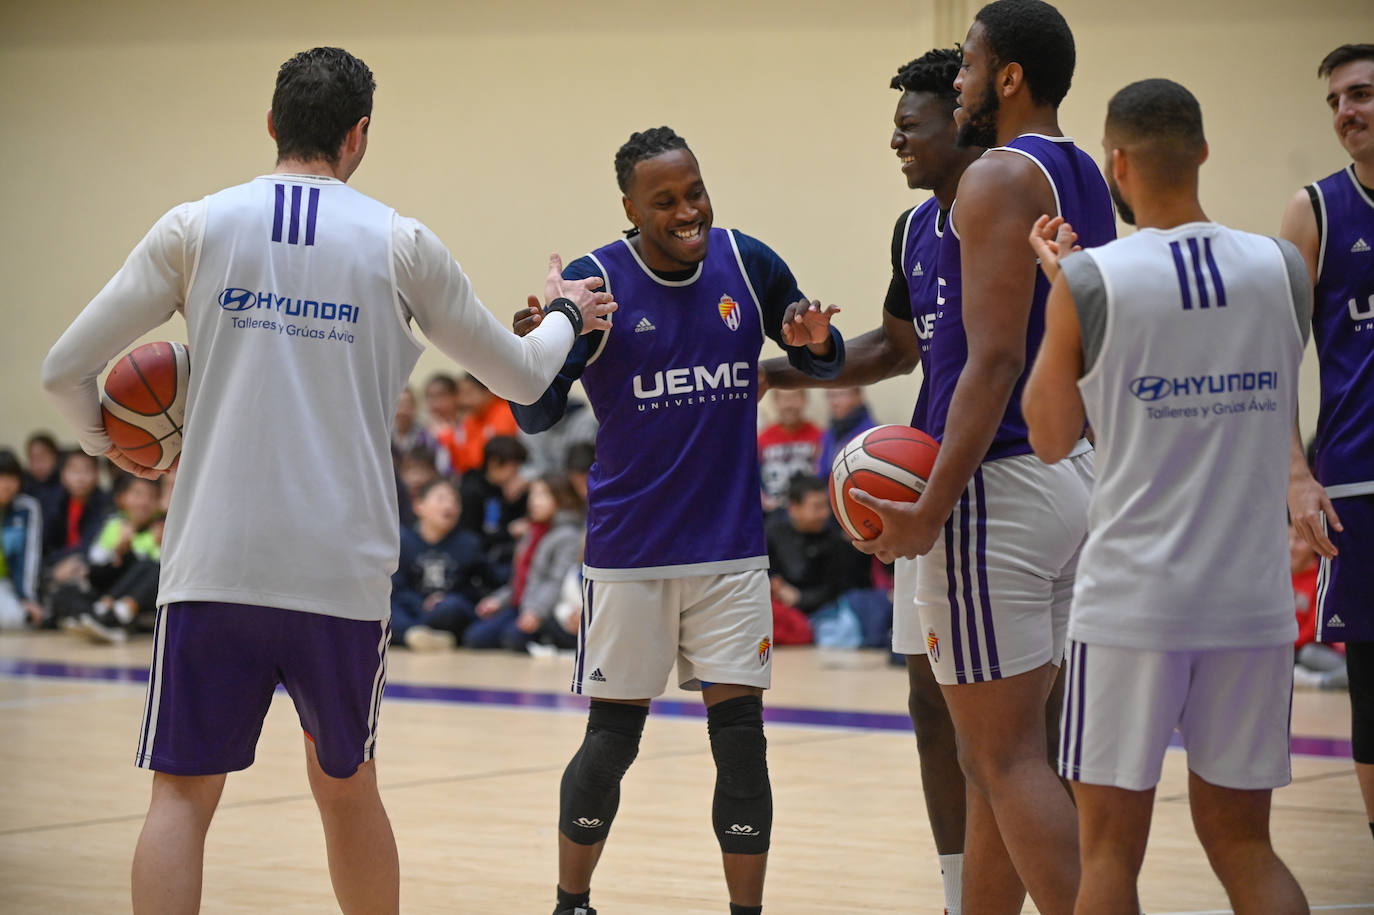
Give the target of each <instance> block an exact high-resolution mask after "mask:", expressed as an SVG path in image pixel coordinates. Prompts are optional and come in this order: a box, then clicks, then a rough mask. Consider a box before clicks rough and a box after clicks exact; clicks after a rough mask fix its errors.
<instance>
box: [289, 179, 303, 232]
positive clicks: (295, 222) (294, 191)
mask: <svg viewBox="0 0 1374 915" xmlns="http://www.w3.org/2000/svg"><path fill="white" fill-rule="evenodd" d="M300 237H301V186H300V185H299V184H293V185H291V227H290V228H289V229H287V230H286V240H287V241H288V242H290V243H291V244H293V245H294V244H295V243H296V242H297V241H299V240H300Z"/></svg>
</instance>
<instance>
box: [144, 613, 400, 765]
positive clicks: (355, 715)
mask: <svg viewBox="0 0 1374 915" xmlns="http://www.w3.org/2000/svg"><path fill="white" fill-rule="evenodd" d="M390 629H391V626H390V623H389V622H388V621H387V620H350V619H342V618H340V617H334V616H325V615H323V614H318V613H304V612H301V611H298V610H282V609H279V608H276V607H258V606H252V605H248V604H224V603H203V602H187V603H178V604H170V605H168V606H166V607H163V608H162V609H160V610H159V611H158V614H157V626H156V628H155V630H154V632H153V640H154V641H153V662H152V669H151V670H150V672H149V674H148V698H147V702H146V704H145V706H144V710H143V721H142V725H141V728H140V732H139V737H138V755H137V756H136V757H135V760H134V761H135V763H136V764H137V765H138V766H139V767H141V768H144V769H154V770H156V771H158V772H166V773H169V774H171V775H215V774H219V773H221V772H233V771H237V770H239V769H246V768H248V767H249V766H251V765H252V764H253V755H254V751H255V750H256V748H257V743H258V736H259V735H260V734H261V733H262V722H263V719H264V718H265V717H266V716H267V709H268V707H269V706H270V705H271V704H272V693H273V691H274V690H275V689H276V687H277V684H279V683H280V684H281V685H282V686H284V687H285V688H286V692H287V693H288V694H289V695H290V696H291V701H292V702H293V703H295V706H296V714H297V715H298V716H299V717H300V722H301V728H302V729H303V730H304V731H305V736H306V737H307V738H309V739H310V741H311V742H312V743H314V745H315V752H316V755H317V756H318V757H319V761H320V768H322V769H323V770H324V771H325V772H326V773H328V774H329V775H332V776H333V777H335V778H347V777H349V776H350V775H352V774H353V773H354V772H356V771H357V769H358V766H360V765H361V764H362V763H364V762H366V761H367V760H369V759H371V758H372V757H373V754H374V751H375V749H376V744H377V716H378V712H379V711H380V706H381V700H382V691H383V689H384V688H385V686H386V650H387V643H388V642H389V641H390V640H391V639H390V636H391V632H390Z"/></svg>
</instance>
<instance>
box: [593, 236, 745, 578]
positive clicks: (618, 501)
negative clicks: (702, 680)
mask: <svg viewBox="0 0 1374 915" xmlns="http://www.w3.org/2000/svg"><path fill="white" fill-rule="evenodd" d="M591 256H592V258H593V259H594V260H596V262H597V263H598V264H599V265H600V266H601V268H602V272H603V274H604V275H605V277H606V284H607V290H608V291H609V292H611V293H612V294H613V295H614V296H615V299H616V302H617V303H619V306H620V307H619V310H618V311H617V312H616V315H615V329H614V330H613V331H611V332H610V333H608V334H607V335H606V337H605V341H604V344H603V345H602V348H601V350H600V351H599V352H598V353H596V354H595V355H594V356H593V357H592V359H591V360H589V361H588V364H587V367H586V369H585V371H584V372H583V373H582V386H583V389H584V390H585V391H586V393H587V397H588V399H589V400H590V401H591V405H592V408H593V409H594V410H595V411H596V418H597V421H598V422H599V423H600V430H599V432H598V433H597V449H596V464H595V465H593V467H592V471H591V475H590V477H589V478H588V480H587V490H588V503H589V504H588V512H587V547H586V564H587V567H588V569H589V573H588V574H589V576H590V577H593V578H594V577H596V570H608V569H642V568H649V567H661V566H683V565H699V564H716V563H732V562H733V563H737V562H739V561H741V560H758V559H759V558H760V557H766V556H767V552H768V551H767V546H766V544H765V541H764V537H763V510H762V507H761V505H760V503H759V464H758V450H757V448H756V446H755V436H756V425H757V386H758V360H759V351H760V350H761V348H762V346H763V339H764V329H763V319H762V313H761V310H760V306H759V303H758V301H757V300H756V298H755V296H754V290H753V288H752V287H751V286H750V283H749V279H748V277H747V275H746V274H745V272H744V268H743V266H742V264H741V261H740V257H739V252H738V248H737V247H736V243H735V238H734V233H733V232H730V231H728V230H725V229H712V230H711V235H710V239H709V242H708V248H707V255H706V259H705V261H703V262H702V263H701V265H700V268H699V269H698V271H697V272H696V274H695V275H694V276H692V277H691V278H689V279H686V280H680V281H671V280H664V279H661V278H659V277H656V276H654V275H653V274H652V273H651V272H650V271H649V270H648V268H647V267H645V266H644V264H643V263H642V262H641V261H640V260H639V258H638V257H637V256H636V254H635V252H634V249H633V248H631V247H630V245H629V243H628V242H626V241H623V240H622V241H617V242H613V243H612V244H609V245H606V246H605V247H603V248H599V249H597V250H596V251H594V252H592V255H591ZM751 567H752V566H751ZM757 567H759V568H764V567H766V559H765V560H764V562H763V565H760V566H757ZM715 570H719V571H727V570H730V568H729V567H722V566H714V567H713V566H712V565H703V568H702V569H701V572H702V573H703V574H704V573H708V572H712V571H715Z"/></svg>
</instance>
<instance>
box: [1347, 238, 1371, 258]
mask: <svg viewBox="0 0 1374 915" xmlns="http://www.w3.org/2000/svg"><path fill="white" fill-rule="evenodd" d="M1368 252H1369V242H1367V241H1365V240H1364V239H1363V238H1357V239H1356V240H1355V244H1353V245H1351V246H1350V253H1351V254H1367V253H1368Z"/></svg>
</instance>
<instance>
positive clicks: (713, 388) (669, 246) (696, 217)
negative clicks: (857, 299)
mask: <svg viewBox="0 0 1374 915" xmlns="http://www.w3.org/2000/svg"><path fill="white" fill-rule="evenodd" d="M615 167H616V177H617V180H618V182H619V185H620V189H621V191H622V193H623V194H624V197H623V202H624V207H625V215H626V216H627V217H628V218H629V220H630V222H632V223H633V224H634V226H635V229H634V230H632V231H631V232H630V233H629V234H630V237H629V238H627V239H624V240H621V241H616V242H613V243H612V244H609V245H606V246H605V247H602V248H599V249H597V250H596V251H593V252H592V253H591V254H588V255H587V256H585V257H582V258H579V259H578V260H576V261H574V262H573V263H572V264H570V265H569V267H568V270H567V271H566V273H565V276H566V277H567V278H568V279H575V278H578V277H600V278H601V279H603V280H605V283H606V287H605V288H606V289H607V290H608V291H609V292H611V293H613V294H614V295H615V296H616V297H617V300H618V301H619V302H620V305H621V319H620V320H619V321H617V322H616V325H615V328H614V329H613V330H610V331H602V332H599V333H596V334H591V335H588V336H587V337H586V338H585V339H584V340H581V341H579V342H578V343H577V344H576V345H575V346H574V347H573V351H572V354H571V355H570V356H569V357H568V361H567V364H566V365H565V366H564V368H563V371H562V372H561V373H560V374H559V376H558V379H557V380H556V381H555V382H554V384H553V386H552V387H551V388H550V389H549V390H548V391H547V392H546V393H545V394H544V396H543V397H542V398H541V399H540V401H539V403H537V404H535V405H534V406H531V407H518V406H517V407H516V408H515V415H516V419H517V420H518V421H519V423H520V427H521V428H522V429H524V430H525V431H526V432H538V431H540V430H542V429H547V428H548V427H549V426H551V425H553V423H554V422H556V421H557V420H558V418H559V417H560V416H561V415H562V413H563V409H564V405H565V404H566V402H567V395H568V389H569V387H570V386H571V385H572V383H573V381H574V380H576V379H578V378H579V377H580V378H581V379H582V384H583V387H584V389H585V390H586V392H587V396H588V399H589V400H590V402H591V405H592V408H593V409H594V410H595V411H596V418H597V421H598V422H599V423H600V427H599V429H598V431H597V436H596V463H595V464H594V465H593V466H592V470H591V474H590V476H589V478H588V481H587V490H588V503H589V506H588V514H587V549H586V565H585V567H584V570H583V571H584V577H585V584H584V591H583V610H582V625H581V627H580V629H579V630H578V650H577V659H576V662H575V667H574V672H573V684H572V688H573V691H574V692H577V693H579V694H582V695H587V696H591V697H592V703H591V712H590V716H589V719H588V722H587V732H586V736H585V738H584V740H583V742H582V746H581V747H580V748H579V749H578V751H577V754H576V755H575V756H574V757H573V759H572V762H570V763H569V764H568V767H567V770H566V771H565V772H564V774H563V782H562V790H561V796H560V806H561V809H560V814H559V840H558V865H559V866H558V902H557V905H556V907H555V913H557V915H591V913H593V911H594V910H592V909H591V908H590V906H589V897H590V892H591V877H592V871H593V869H594V868H595V867H596V862H597V860H598V859H599V858H600V856H601V851H602V848H603V847H604V846H605V843H606V836H607V835H608V833H609V831H610V827H611V821H612V820H613V819H614V817H615V814H616V809H617V807H618V806H619V803H620V780H621V778H622V777H623V776H624V775H625V771H626V770H627V769H628V768H629V767H630V764H631V763H632V762H633V761H634V758H635V755H636V754H637V753H638V751H639V740H640V735H641V734H642V732H643V729H644V722H645V718H646V717H647V715H648V713H649V700H650V699H651V698H652V697H654V696H657V695H660V694H661V693H662V692H663V690H664V687H665V686H666V685H667V681H668V677H669V675H670V673H671V671H672V667H673V663H674V661H675V660H676V662H677V666H678V677H677V679H678V682H679V683H680V685H681V686H682V687H683V688H684V689H700V690H701V691H702V697H703V699H704V701H705V704H706V725H707V731H708V733H709V734H710V741H711V753H712V756H713V757H714V759H715V763H716V793H715V801H714V804H713V806H712V820H713V823H714V826H715V832H716V838H717V840H718V842H719V844H720V849H721V853H722V857H723V860H724V865H725V881H726V884H727V885H728V888H729V893H730V911H731V913H732V915H754V913H758V912H759V911H761V908H762V904H763V879H764V869H765V866H766V864H767V857H768V843H769V833H770V831H771V828H772V821H773V796H772V789H771V787H770V785H769V781H768V766H767V760H766V751H765V742H764V735H763V699H762V696H763V690H764V689H766V688H767V687H768V685H769V678H770V672H771V662H772V621H773V617H772V607H771V603H770V600H769V584H768V555H767V545H766V543H765V540H764V533H763V511H762V508H761V506H760V504H759V497H758V487H759V469H758V449H757V448H756V446H755V434H756V429H757V391H756V389H757V386H758V358H759V351H760V349H761V347H762V345H763V340H764V337H765V336H767V337H770V338H772V339H773V340H774V341H776V342H778V343H780V344H782V345H783V346H784V347H785V348H786V350H787V353H788V358H789V359H790V360H791V362H792V364H793V365H794V366H796V367H797V368H799V369H800V370H801V371H803V372H807V373H808V374H813V375H816V376H819V377H829V376H832V375H834V374H836V373H837V372H839V371H840V369H841V368H843V366H844V348H843V341H842V340H841V339H840V336H839V333H838V332H837V331H835V330H834V329H833V328H831V327H830V318H831V315H833V314H834V313H835V311H836V310H837V309H835V308H833V307H832V308H830V309H822V308H820V306H819V305H818V304H812V303H808V302H807V301H805V299H804V298H803V297H802V295H801V292H800V291H799V290H798V289H797V283H796V280H794V279H793V277H792V272H791V270H789V269H788V267H787V265H786V264H785V263H784V262H783V261H782V259H781V258H779V257H778V255H777V254H775V253H773V251H771V250H770V249H769V248H768V247H767V246H765V245H764V244H763V243H762V242H759V241H758V240H756V239H753V238H750V237H749V236H747V235H744V234H743V233H740V232H737V231H733V230H725V229H716V228H713V227H712V218H711V199H710V197H709V195H708V194H707V193H706V185H705V182H703V181H702V177H701V171H700V169H699V167H698V165H697V160H696V157H695V156H694V155H693V154H692V151H691V150H690V149H688V148H687V143H686V141H685V140H683V139H682V138H681V137H679V136H678V135H677V134H676V133H674V132H673V131H672V130H671V129H669V128H667V127H659V128H654V129H651V130H646V131H644V132H643V133H636V134H634V135H633V136H631V137H630V139H629V141H628V142H627V143H625V145H624V146H622V147H621V148H620V150H619V152H617V153H616V157H615ZM516 318H517V328H518V329H521V330H524V329H527V328H529V327H533V326H536V325H538V324H540V323H541V320H540V316H539V315H538V314H535V313H522V314H517V316H516ZM721 455H728V457H727V458H726V459H724V460H722V459H721Z"/></svg>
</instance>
